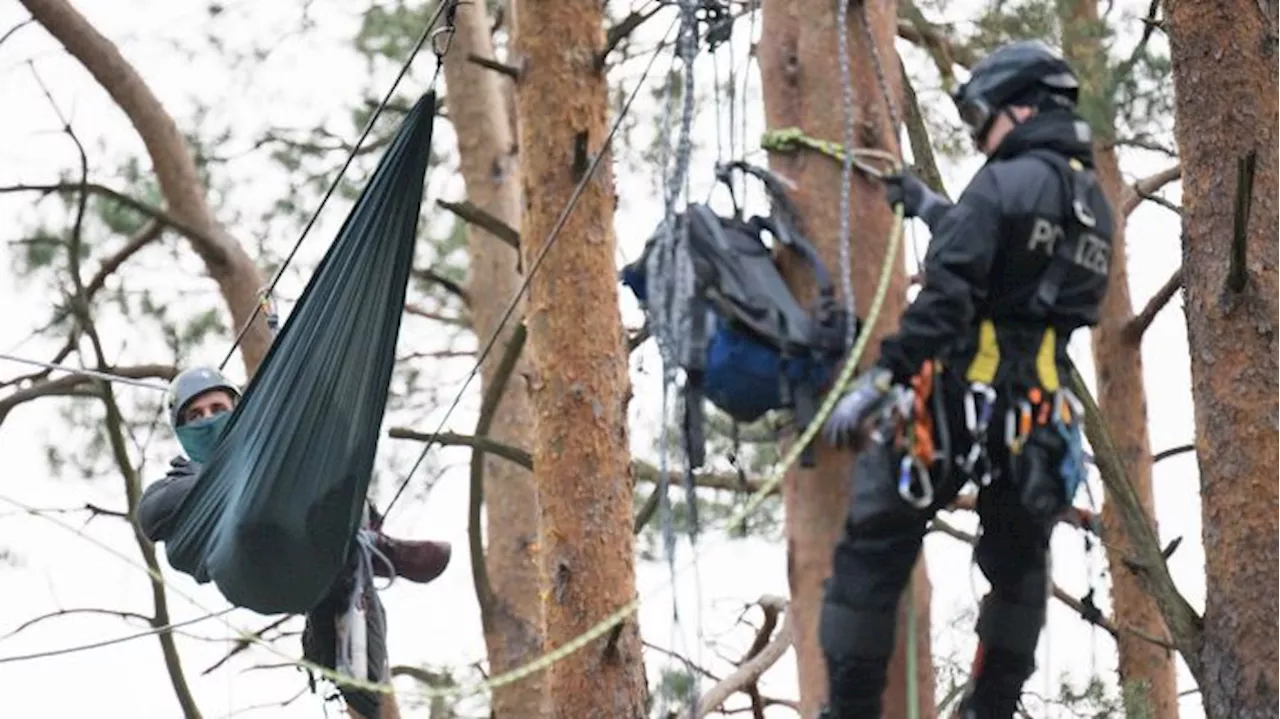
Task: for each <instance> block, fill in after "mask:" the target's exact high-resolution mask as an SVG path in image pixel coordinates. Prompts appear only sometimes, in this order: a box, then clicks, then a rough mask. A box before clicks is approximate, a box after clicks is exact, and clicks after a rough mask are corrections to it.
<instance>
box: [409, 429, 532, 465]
mask: <svg viewBox="0 0 1280 719" xmlns="http://www.w3.org/2000/svg"><path fill="white" fill-rule="evenodd" d="M387 436H388V437H390V438H392V439H410V440H414V441H416V442H434V443H435V444H438V445H440V446H442V447H471V448H472V449H478V450H480V451H482V452H485V453H487V454H492V455H496V456H498V457H502V458H503V459H505V460H507V461H510V462H515V463H516V464H518V465H520V466H521V467H524V468H525V469H528V470H531V471H532V470H533V455H532V454H530V453H529V452H528V451H527V450H523V449H519V448H517V447H512V446H509V445H505V444H502V443H501V442H497V441H494V440H492V439H489V438H488V437H476V436H474V435H466V434H456V433H453V432H441V433H439V434H427V433H425V432H418V431H415V430H412V429H409V428H407V427H392V428H391V429H390V430H388V431H387Z"/></svg>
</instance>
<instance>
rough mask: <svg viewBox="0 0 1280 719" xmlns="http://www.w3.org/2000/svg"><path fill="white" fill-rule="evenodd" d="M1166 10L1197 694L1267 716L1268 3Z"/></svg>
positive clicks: (1270, 563) (1271, 640)
mask: <svg viewBox="0 0 1280 719" xmlns="http://www.w3.org/2000/svg"><path fill="white" fill-rule="evenodd" d="M1165 8H1166V11H1167V17H1168V19H1167V28H1168V33H1169V43H1170V49H1171V55H1172V59H1173V80H1174V86H1175V90H1176V93H1175V94H1176V113H1177V116H1176V120H1177V137H1178V150H1179V154H1180V156H1181V159H1182V167H1183V181H1182V200H1183V208H1184V212H1185V216H1184V224H1183V230H1184V234H1183V246H1182V250H1183V251H1182V254H1183V268H1184V272H1185V288H1186V289H1185V292H1186V303H1187V336H1188V340H1189V343H1190V349H1191V396H1192V399H1193V400H1194V403H1195V419H1196V450H1197V456H1198V460H1199V467H1200V500H1201V515H1202V522H1203V528H1202V536H1203V540H1204V553H1205V586H1206V596H1205V611H1204V632H1203V640H1202V645H1201V648H1200V656H1199V657H1198V658H1199V660H1200V664H1201V667H1202V672H1201V674H1202V676H1201V685H1200V691H1201V696H1202V698H1203V703H1204V707H1205V715H1206V716H1207V717H1210V719H1226V718H1227V717H1230V718H1231V719H1254V718H1255V717H1275V716H1276V715H1277V706H1276V704H1277V702H1276V696H1277V677H1276V673H1277V652H1276V644H1277V636H1276V615H1277V600H1276V590H1277V551H1276V543H1277V526H1276V524H1277V466H1276V464H1277V429H1278V427H1277V416H1276V373H1277V366H1276V328H1277V297H1276V292H1277V285H1276V254H1277V214H1276V212H1277V208H1276V190H1277V187H1276V174H1277V172H1276V170H1277V167H1276V164H1277V160H1276V141H1277V137H1276V122H1277V113H1276V83H1277V73H1276V59H1277V46H1276V5H1275V4H1274V3H1265V2H1254V1H1253V0H1249V1H1244V0H1225V1H1224V2H1216V3H1203V2H1188V1H1187V0H1168V2H1166V4H1165ZM1249 157H1254V158H1256V167H1255V169H1254V172H1253V178H1252V183H1251V184H1252V186H1251V187H1248V185H1249V183H1248V182H1242V181H1241V179H1240V177H1239V174H1240V173H1239V168H1240V165H1241V164H1242V163H1246V161H1247V158H1249ZM1242 191H1243V192H1242ZM1245 193H1247V194H1245ZM1243 197H1247V198H1248V204H1247V205H1245V206H1244V207H1245V208H1246V209H1244V211H1243V212H1238V211H1237V203H1238V201H1239V199H1243Z"/></svg>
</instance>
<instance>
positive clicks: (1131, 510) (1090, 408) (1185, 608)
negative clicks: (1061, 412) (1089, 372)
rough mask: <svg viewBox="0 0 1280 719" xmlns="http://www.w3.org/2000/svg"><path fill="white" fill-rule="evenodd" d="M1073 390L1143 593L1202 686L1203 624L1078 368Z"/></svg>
mask: <svg viewBox="0 0 1280 719" xmlns="http://www.w3.org/2000/svg"><path fill="white" fill-rule="evenodd" d="M1071 389H1072V391H1074V392H1075V394H1076V396H1077V397H1079V398H1080V400H1081V401H1082V402H1083V403H1084V405H1085V413H1084V416H1085V434H1086V436H1087V437H1088V438H1089V444H1090V445H1091V446H1092V447H1093V450H1094V461H1095V463H1096V464H1097V467H1098V472H1099V474H1100V475H1101V476H1102V481H1103V484H1105V485H1106V488H1107V490H1108V494H1107V497H1108V501H1113V502H1115V505H1116V507H1117V509H1118V510H1119V512H1118V516H1119V519H1120V521H1121V523H1122V524H1123V525H1124V533H1125V535H1126V536H1127V537H1129V541H1130V542H1131V543H1132V544H1131V548H1132V551H1133V552H1134V555H1135V556H1134V557H1133V558H1132V559H1131V560H1130V561H1129V562H1128V566H1129V567H1130V569H1131V570H1132V571H1133V572H1134V573H1135V574H1136V575H1137V578H1138V581H1139V582H1140V583H1141V584H1142V586H1143V588H1144V589H1145V590H1146V591H1147V593H1148V594H1150V595H1151V597H1152V598H1154V599H1155V600H1156V606H1157V607H1159V609H1160V614H1161V615H1162V616H1163V618H1164V622H1165V626H1166V627H1168V628H1169V632H1170V634H1171V636H1172V637H1173V643H1174V644H1175V645H1176V646H1177V648H1178V653H1179V654H1181V655H1182V658H1183V661H1185V662H1186V663H1187V668H1188V669H1190V670H1191V673H1192V675H1193V676H1194V677H1196V678H1197V681H1199V680H1200V679H1201V678H1202V677H1204V676H1205V674H1204V664H1203V661H1202V660H1201V658H1200V657H1201V655H1200V647H1201V645H1202V644H1203V641H1204V640H1203V631H1204V630H1203V627H1204V620H1203V619H1202V618H1201V617H1200V615H1198V614H1197V613H1196V611H1195V609H1193V608H1192V607H1191V605H1190V604H1188V603H1187V600H1186V598H1185V597H1183V596H1182V593H1181V592H1179V591H1178V587H1177V585H1176V584H1174V581H1173V577H1172V576H1171V575H1170V574H1169V566H1168V564H1167V563H1166V562H1165V558H1164V555H1163V549H1162V547H1161V546H1160V538H1159V536H1158V535H1157V534H1156V531H1155V528H1153V527H1152V526H1151V522H1150V520H1149V519H1148V517H1147V514H1146V512H1145V511H1144V510H1143V507H1142V503H1141V502H1140V501H1139V500H1138V497H1137V494H1136V492H1135V490H1134V488H1133V483H1132V482H1131V480H1130V479H1129V475H1128V470H1127V468H1126V467H1125V463H1124V460H1123V459H1122V458H1121V457H1120V455H1119V453H1118V452H1117V451H1116V448H1115V442H1114V441H1113V440H1112V439H1111V432H1110V430H1109V429H1108V427H1107V425H1106V423H1105V420H1104V419H1103V417H1102V414H1101V412H1100V411H1099V409H1098V403H1097V401H1096V400H1095V399H1094V398H1093V395H1092V393H1090V392H1089V388H1088V386H1087V385H1085V383H1084V379H1083V378H1081V377H1080V373H1079V371H1078V370H1076V369H1075V368H1074V367H1073V368H1072V369H1071Z"/></svg>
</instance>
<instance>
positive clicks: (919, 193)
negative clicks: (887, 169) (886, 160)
mask: <svg viewBox="0 0 1280 719" xmlns="http://www.w3.org/2000/svg"><path fill="white" fill-rule="evenodd" d="M883 181H884V194H885V199H886V200H887V201H888V202H889V206H890V207H892V206H894V205H897V204H898V203H901V204H902V216H903V217H919V218H921V219H923V220H924V221H925V222H926V223H927V224H928V225H929V226H930V227H932V226H933V223H934V221H935V220H936V219H937V217H938V216H939V215H941V214H942V213H943V212H946V211H947V209H948V208H950V207H951V203H949V202H947V201H946V200H945V199H943V197H942V195H939V194H938V193H936V192H934V191H933V190H931V189H929V186H928V185H926V184H925V183H924V180H921V179H920V178H919V177H916V176H915V174H914V173H912V172H911V171H910V170H903V171H902V172H901V173H899V174H894V175H885V176H884V180H883Z"/></svg>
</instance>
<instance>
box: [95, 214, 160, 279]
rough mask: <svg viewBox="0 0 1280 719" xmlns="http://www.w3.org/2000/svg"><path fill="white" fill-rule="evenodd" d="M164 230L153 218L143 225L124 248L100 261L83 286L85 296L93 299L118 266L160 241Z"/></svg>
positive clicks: (158, 221)
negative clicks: (96, 269) (95, 270)
mask: <svg viewBox="0 0 1280 719" xmlns="http://www.w3.org/2000/svg"><path fill="white" fill-rule="evenodd" d="M164 228H165V223H164V222H163V221H161V220H157V219H155V218H152V219H151V221H149V222H147V224H145V225H143V226H142V229H140V230H138V232H137V233H136V234H134V235H133V237H130V238H129V241H128V242H126V243H125V244H124V247H121V248H120V249H119V250H116V252H115V254H113V255H111V256H110V257H108V258H107V259H105V260H103V261H102V264H101V265H100V266H99V267H98V271H97V272H95V273H93V277H90V278H89V282H88V283H87V284H86V285H85V286H84V292H85V295H86V296H87V297H88V298H89V299H93V296H94V295H96V294H97V293H98V290H101V289H102V287H103V286H104V285H105V284H106V282H107V278H108V277H110V276H111V275H112V274H113V273H114V272H115V271H116V270H118V269H120V265H123V264H124V263H125V262H127V261H128V260H129V258H130V257H133V256H134V255H136V254H138V252H139V251H140V250H142V248H144V247H146V246H147V245H149V244H151V243H152V242H155V241H156V240H158V239H160V235H162V234H164Z"/></svg>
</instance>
